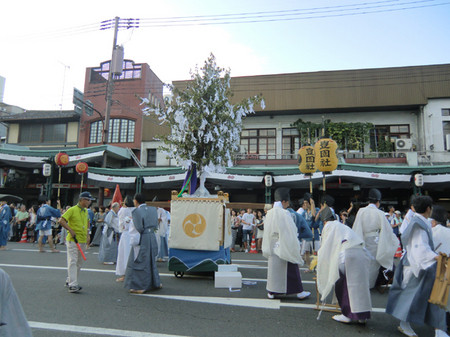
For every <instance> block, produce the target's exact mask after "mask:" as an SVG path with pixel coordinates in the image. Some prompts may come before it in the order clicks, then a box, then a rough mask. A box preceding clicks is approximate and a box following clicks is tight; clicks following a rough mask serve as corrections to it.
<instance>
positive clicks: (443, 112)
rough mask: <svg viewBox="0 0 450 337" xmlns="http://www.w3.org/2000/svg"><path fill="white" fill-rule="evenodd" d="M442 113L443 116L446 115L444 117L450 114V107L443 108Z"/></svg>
mask: <svg viewBox="0 0 450 337" xmlns="http://www.w3.org/2000/svg"><path fill="white" fill-rule="evenodd" d="M441 114H442V116H444V117H448V116H450V109H442V110H441Z"/></svg>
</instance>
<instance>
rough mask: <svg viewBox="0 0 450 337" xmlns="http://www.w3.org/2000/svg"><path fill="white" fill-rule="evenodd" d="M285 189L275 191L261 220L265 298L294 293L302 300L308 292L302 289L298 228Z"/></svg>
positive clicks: (301, 261)
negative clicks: (265, 261) (264, 216)
mask: <svg viewBox="0 0 450 337" xmlns="http://www.w3.org/2000/svg"><path fill="white" fill-rule="evenodd" d="M289 203H290V196H289V189H288V188H283V187H281V188H278V189H277V190H275V203H274V205H273V208H272V209H271V210H270V211H268V212H267V215H266V219H265V221H264V237H263V243H262V251H263V255H264V256H265V257H266V258H267V259H268V265H267V286H266V289H267V291H268V293H267V297H268V298H269V299H273V298H275V295H284V294H285V295H289V294H297V298H298V299H300V300H302V299H305V298H307V297H309V296H310V295H311V293H310V292H309V291H304V290H303V284H302V280H301V277H300V271H299V268H298V265H299V264H300V265H303V260H302V257H301V255H300V242H299V240H298V232H297V227H296V226H295V223H294V220H293V218H292V216H291V215H290V213H289V212H288V211H287V210H286V209H287V208H288V207H289Z"/></svg>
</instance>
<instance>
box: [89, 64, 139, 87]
mask: <svg viewBox="0 0 450 337" xmlns="http://www.w3.org/2000/svg"><path fill="white" fill-rule="evenodd" d="M110 63H111V61H106V62H103V63H101V64H100V67H98V68H92V69H91V79H90V81H91V83H102V82H105V81H107V80H108V77H109V65H110ZM122 70H123V71H122V74H121V75H120V76H117V77H115V78H114V79H115V80H134V79H138V78H141V75H142V65H141V64H134V62H133V61H130V60H124V61H123V66H122Z"/></svg>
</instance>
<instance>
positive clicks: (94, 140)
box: [89, 118, 136, 144]
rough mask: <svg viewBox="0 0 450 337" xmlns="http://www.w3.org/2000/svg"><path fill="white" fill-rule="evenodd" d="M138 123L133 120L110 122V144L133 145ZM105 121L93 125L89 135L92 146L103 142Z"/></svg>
mask: <svg viewBox="0 0 450 337" xmlns="http://www.w3.org/2000/svg"><path fill="white" fill-rule="evenodd" d="M135 124H136V121H133V120H131V119H121V118H113V119H110V120H109V134H108V143H133V142H134V130H135ZM102 133H103V121H96V122H93V123H91V131H90V135H89V143H90V144H98V143H101V142H102Z"/></svg>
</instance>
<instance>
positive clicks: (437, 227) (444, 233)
mask: <svg viewBox="0 0 450 337" xmlns="http://www.w3.org/2000/svg"><path fill="white" fill-rule="evenodd" d="M447 217H448V215H447V210H446V209H445V208H444V207H442V206H439V205H433V211H432V213H431V218H430V220H431V227H432V228H431V231H432V232H433V245H434V251H435V252H436V253H438V254H439V253H444V254H447V256H450V228H448V227H447V226H446V224H447ZM449 311H450V296H449V299H448V302H447V326H448V323H449V320H448V318H449V315H448V312H449ZM447 331H448V328H447Z"/></svg>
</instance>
